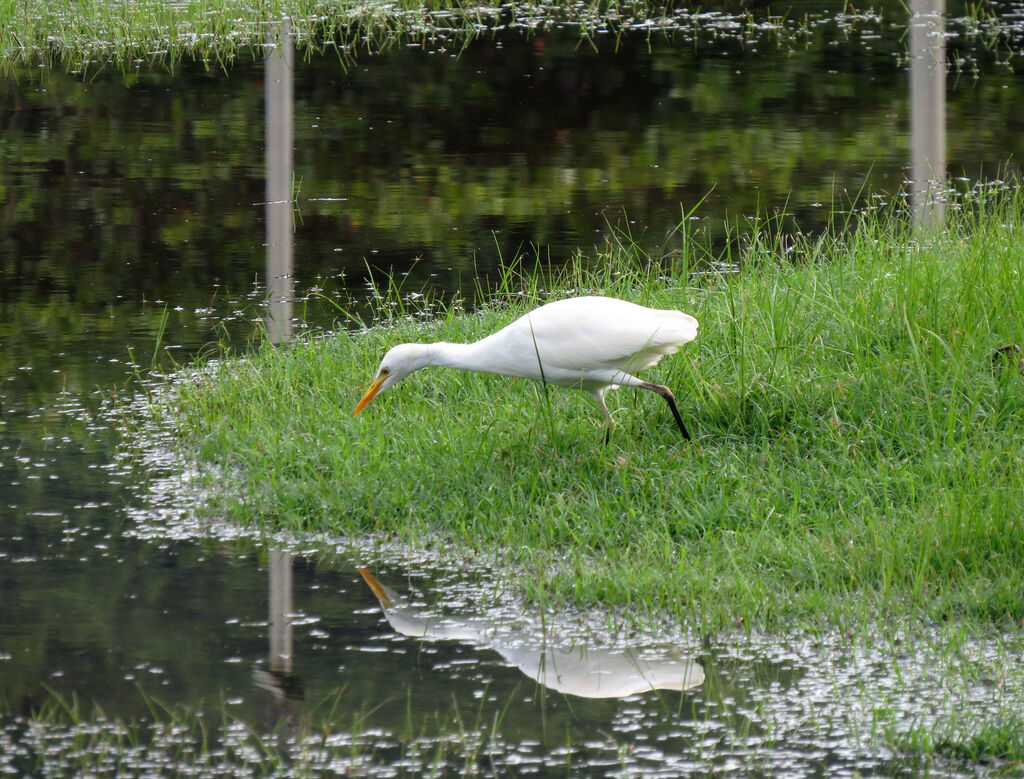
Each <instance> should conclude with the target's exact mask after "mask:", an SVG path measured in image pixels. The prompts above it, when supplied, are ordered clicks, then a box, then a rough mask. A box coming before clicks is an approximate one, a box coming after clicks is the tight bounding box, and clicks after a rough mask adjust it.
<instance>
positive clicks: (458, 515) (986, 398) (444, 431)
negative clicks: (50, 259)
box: [153, 189, 1024, 629]
mask: <svg viewBox="0 0 1024 779" xmlns="http://www.w3.org/2000/svg"><path fill="white" fill-rule="evenodd" d="M958 205H959V209H953V210H952V216H951V218H950V220H949V224H948V226H947V229H946V230H945V232H944V233H943V234H942V235H941V236H939V237H936V238H935V239H934V240H928V241H917V240H915V239H914V237H913V235H912V234H911V233H909V232H908V230H907V229H906V228H905V227H904V226H902V225H901V224H900V222H899V220H898V219H896V218H895V217H894V216H892V215H879V214H862V215H859V216H858V217H856V225H855V226H854V227H853V228H852V229H851V230H849V231H848V232H846V233H841V232H840V231H838V230H837V231H836V232H834V233H830V234H826V235H824V236H819V237H816V238H807V237H797V238H795V239H792V240H795V241H796V242H797V243H796V245H795V249H794V250H793V251H791V252H789V258H788V259H780V257H779V252H778V251H777V247H778V246H779V245H780V242H779V240H777V239H778V236H776V237H775V238H774V239H770V238H769V237H765V236H763V235H761V236H753V238H752V239H751V240H750V241H749V242H747V245H746V248H745V249H743V250H742V256H741V257H735V256H732V257H728V258H725V259H727V260H728V261H729V262H734V261H736V260H739V261H740V263H741V265H742V267H743V269H744V270H743V271H742V272H741V273H738V274H729V275H714V274H711V275H708V274H697V273H693V272H691V271H692V270H693V269H692V268H681V267H675V268H663V267H658V266H656V265H652V264H651V263H649V262H648V261H647V258H644V257H642V256H639V255H638V254H637V252H636V249H635V248H630V247H629V246H628V245H626V244H621V243H620V244H617V245H615V246H614V247H613V248H611V249H610V250H609V252H610V253H609V254H608V255H607V256H604V257H601V258H600V260H601V262H600V263H598V264H597V265H596V266H594V267H596V268H597V270H584V269H581V268H577V269H576V270H574V271H573V272H571V274H570V277H568V278H562V279H560V280H559V281H558V283H556V284H553V285H552V288H554V289H559V290H563V291H564V294H576V293H579V292H598V293H601V294H607V295H613V296H617V297H623V298H628V299H631V300H635V301H637V302H640V303H643V304H648V305H652V306H657V307H665V308H679V309H681V310H684V311H687V312H689V313H692V314H694V315H695V316H696V317H697V318H698V319H699V320H700V322H701V331H700V336H699V338H698V340H697V342H696V343H695V344H693V345H691V346H689V347H686V348H684V349H683V350H682V351H681V352H680V353H679V354H677V355H676V356H674V357H672V358H668V359H666V360H664V361H663V362H662V364H661V365H660V366H659V367H658V368H656V369H652V370H651V371H649V372H648V373H647V374H646V375H647V377H648V379H649V380H654V381H658V382H661V383H665V384H668V385H669V386H670V387H672V388H673V389H674V390H675V391H676V396H677V399H678V400H679V405H680V409H681V411H682V414H683V416H684V418H685V419H686V421H687V424H688V425H689V426H690V428H691V432H693V433H694V441H693V442H692V443H690V444H687V443H685V442H683V441H682V440H681V439H680V436H679V433H678V430H677V429H676V426H675V423H674V422H673V420H672V418H671V416H670V415H669V414H668V412H667V410H666V409H665V407H664V403H663V402H662V401H661V399H660V398H657V397H655V396H654V395H653V394H652V393H647V392H635V391H630V390H620V391H619V392H618V393H613V394H612V395H610V396H609V399H610V406H611V408H612V413H613V414H614V416H615V417H616V418H617V420H618V422H619V427H618V428H617V430H616V432H615V434H614V435H613V437H612V440H611V442H610V443H609V444H608V445H603V444H602V442H601V426H600V425H601V416H600V414H599V413H598V412H597V411H596V410H595V409H594V407H593V406H592V404H590V403H589V402H588V401H587V400H586V398H585V396H583V395H582V394H581V393H577V392H573V391H569V390H563V389H560V388H552V389H551V390H550V391H549V392H545V391H544V388H542V387H540V386H539V385H537V384H534V383H531V382H528V381H524V380H514V379H508V378H504V377H497V376H485V375H477V374H467V373H463V372H458V371H453V370H445V369H428V370H424V371H420V372H418V373H416V374H414V375H413V376H411V377H410V378H408V379H406V380H405V381H404V382H402V383H401V384H399V385H398V386H397V387H396V388H395V389H393V390H391V391H389V392H387V393H384V394H383V395H382V396H380V397H379V398H377V399H376V400H374V402H373V403H372V404H371V405H370V406H369V407H368V408H367V410H366V411H364V412H363V413H362V414H361V415H360V416H358V417H355V418H353V416H352V409H353V407H354V405H355V403H356V401H357V400H358V398H359V396H360V394H361V391H362V389H363V388H364V386H365V384H366V383H368V381H369V379H370V378H372V376H373V373H374V371H375V369H376V366H377V363H378V361H379V359H380V357H381V355H382V354H383V353H384V351H385V349H386V348H387V347H389V346H391V345H394V344H396V343H399V342H403V341H429V340H451V341H468V340H472V339H475V338H479V337H481V336H483V335H485V334H487V333H489V332H491V331H493V330H495V329H497V328H498V327H500V326H501V325H503V324H505V323H507V322H509V321H511V320H512V319H513V318H514V317H515V316H517V315H518V314H520V313H521V312H523V311H524V310H526V309H528V308H530V307H532V306H533V305H535V304H537V303H539V302H542V300H544V299H546V298H547V295H546V294H545V293H544V292H543V291H542V289H541V284H542V281H541V279H540V278H539V277H537V276H527V277H526V278H525V279H520V280H519V281H518V282H513V281H512V275H511V274H510V275H509V276H508V277H506V281H505V289H503V290H500V291H499V294H498V295H497V296H496V297H495V298H494V299H493V301H492V302H491V303H490V304H488V305H485V306H483V307H482V308H481V309H479V310H475V311H473V312H472V313H466V312H464V311H463V310H462V309H461V308H459V307H458V306H449V307H444V306H442V307H441V310H440V313H439V314H437V315H436V316H434V317H432V318H429V319H427V320H424V319H423V318H421V317H418V316H416V315H415V312H411V311H409V310H408V308H407V305H408V304H407V303H404V302H403V301H402V300H400V299H392V300H386V301H384V305H382V316H383V317H385V321H384V323H383V324H381V325H379V326H375V327H373V328H371V329H369V330H366V331H364V332H358V333H356V332H344V333H340V334H337V335H334V336H330V337H319V338H309V339H307V340H304V341H303V342H301V343H296V344H293V345H291V346H290V347H287V348H283V349H279V348H274V347H271V346H269V345H268V346H265V347H262V348H259V349H257V350H256V352H255V353H254V354H251V355H249V356H247V357H246V358H245V359H231V358H228V359H224V360H222V361H220V362H218V363H216V364H214V365H212V366H208V369H207V370H205V371H202V372H197V373H196V374H195V375H194V376H193V378H191V379H185V380H182V381H181V382H180V384H178V386H177V389H176V393H175V394H174V396H173V397H174V400H173V403H166V402H165V403H156V404H154V407H153V408H154V413H155V414H157V415H160V416H163V417H169V418H170V419H171V420H172V421H173V423H174V424H175V425H176V427H177V430H178V433H179V435H180V438H181V445H182V447H183V449H184V450H185V451H186V453H187V454H188V456H190V457H192V458H194V459H196V460H197V461H199V462H200V463H203V464H213V465H215V466H216V468H215V470H214V473H215V474H219V475H220V477H222V476H224V475H230V479H223V480H221V478H220V477H218V476H212V477H210V479H209V482H210V486H211V487H212V488H213V489H212V494H211V496H210V501H209V503H208V504H207V505H205V506H204V507H203V510H205V511H208V512H210V513H211V514H217V515H226V516H228V517H230V518H231V519H234V520H237V521H239V522H247V523H253V522H255V523H263V524H265V525H266V526H268V527H287V528H296V529H309V530H326V531H330V532H336V533H343V534H349V535H354V536H358V535H362V534H376V535H384V536H389V537H394V538H396V539H398V540H401V541H404V542H408V543H413V544H434V545H438V546H446V547H447V548H448V549H449V551H450V552H452V553H453V554H458V553H461V552H462V551H465V552H466V553H475V552H482V553H494V554H497V555H498V556H499V558H500V559H502V560H504V561H505V563H506V564H507V566H508V570H509V572H510V576H513V577H514V579H515V581H516V582H518V583H519V586H520V587H521V588H522V589H523V590H524V591H525V592H526V593H527V594H528V595H529V596H531V597H533V598H536V599H538V600H541V601H555V602H565V601H572V602H575V603H577V604H580V605H593V604H600V605H602V606H605V607H611V608H615V607H625V608H628V609H629V610H630V611H631V612H632V613H639V614H647V615H651V614H655V613H660V614H665V613H668V614H669V615H671V616H672V617H673V618H676V619H679V620H683V621H685V622H687V623H689V624H691V625H693V626H695V627H699V628H701V629H706V628H713V627H716V626H720V625H724V624H732V623H735V622H736V621H737V620H741V621H745V622H746V623H748V624H754V625H761V626H765V627H776V626H780V625H783V624H789V625H793V624H796V625H808V626H814V625H824V624H831V625H833V626H835V625H841V624H845V623H846V621H847V620H853V621H854V622H858V621H860V622H867V621H874V620H877V619H883V620H884V619H887V618H890V617H907V616H910V617H913V618H921V619H945V618H962V619H966V620H968V621H975V620H976V621H978V622H980V623H988V624H994V625H998V626H1003V627H1005V626H1009V625H1019V624H1020V623H1021V621H1022V620H1024V600H1022V599H1021V597H1020V593H1021V592H1024V489H1022V478H1021V473H1022V472H1024V376H1022V374H1021V370H1020V369H1019V368H1018V366H1017V365H1016V364H1015V363H1014V362H1012V361H1007V360H1004V359H1002V357H1001V356H996V355H997V354H998V355H1002V354H1004V353H997V352H996V350H997V349H999V348H1000V347H1002V346H1004V345H1007V344H1010V343H1024V284H1022V276H1024V216H1022V215H1024V193H1022V191H1021V190H1020V189H1016V190H1012V191H1009V192H1005V191H995V190H993V191H981V192H976V193H973V194H972V195H969V196H966V197H965V199H964V201H963V202H961V203H959V204H958ZM789 245H790V246H793V244H792V243H790V244H789ZM794 257H795V258H798V259H796V260H795V261H794V259H793V258H794ZM524 283H525V291H523V287H522V285H523V284H524ZM560 294H563V292H559V293H556V296H557V295H560ZM227 484H231V485H237V488H235V486H231V487H229V488H226V489H225V488H224V486H225V485H227Z"/></svg>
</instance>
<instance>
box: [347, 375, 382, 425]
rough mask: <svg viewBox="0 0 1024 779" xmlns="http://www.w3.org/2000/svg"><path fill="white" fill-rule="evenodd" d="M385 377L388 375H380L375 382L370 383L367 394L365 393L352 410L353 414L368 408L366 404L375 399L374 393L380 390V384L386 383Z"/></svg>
mask: <svg viewBox="0 0 1024 779" xmlns="http://www.w3.org/2000/svg"><path fill="white" fill-rule="evenodd" d="M385 378H387V377H385V376H378V377H377V378H376V379H374V380H373V383H372V384H371V385H370V388H369V389H368V390H366V394H365V395H363V398H362V400H360V401H359V403H358V404H357V405H356V410H355V411H353V412H352V416H355V415H356V414H358V413H359V412H360V411H362V410H363V409H364V408H366V404H367V403H369V402H370V401H371V400H373V396H374V395H376V394H377V393H378V392H380V386H381V385H382V384H383V383H384V379H385Z"/></svg>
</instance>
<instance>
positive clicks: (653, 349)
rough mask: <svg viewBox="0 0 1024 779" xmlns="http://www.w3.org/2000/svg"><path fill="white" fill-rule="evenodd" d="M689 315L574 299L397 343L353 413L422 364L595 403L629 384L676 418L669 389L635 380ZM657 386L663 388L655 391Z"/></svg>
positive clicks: (680, 332)
mask: <svg viewBox="0 0 1024 779" xmlns="http://www.w3.org/2000/svg"><path fill="white" fill-rule="evenodd" d="M697 327H698V325H697V320H696V319H694V318H693V317H692V316H690V315H689V314H684V313H683V312H681V311H673V310H661V309H654V308H647V307H645V306H640V305H637V304H635V303H630V302H628V301H625V300H618V299H616V298H608V297H597V296H591V297H578V298H568V299H566V300H557V301H555V302H553V303H548V304H547V305H544V306H541V307H540V308H537V309H534V310H533V311H530V312H529V313H527V314H524V315H523V316H521V317H520V318H519V319H517V320H515V321H514V322H512V323H511V324H509V325H507V326H506V327H504V328H502V329H501V330H499V331H497V332H496V333H493V334H492V335H489V336H487V337H486V338H482V339H481V340H479V341H476V342H474V343H470V344H456V343H445V342H440V343H432V344H401V345H399V346H396V347H394V348H392V349H391V350H390V351H389V352H388V353H387V354H386V355H385V356H384V359H383V360H382V361H381V364H380V369H379V370H378V373H377V378H376V379H374V382H373V384H372V385H371V386H370V389H369V390H367V392H366V394H365V395H364V396H363V399H362V400H361V401H360V403H359V405H358V406H357V407H356V413H359V411H361V410H362V408H363V407H364V406H365V405H366V404H367V403H368V402H369V401H370V400H371V399H372V398H373V397H374V395H376V394H377V393H378V392H380V391H383V390H385V389H388V388H389V387H391V386H394V384H395V383H397V382H398V381H399V380H400V379H402V378H404V377H405V376H408V375H409V374H410V373H412V372H413V371H415V370H419V369H420V368H424V367H426V366H428V365H443V366H447V367H450V368H460V369H463V370H471V371H481V372H484V373H497V374H501V375H504V376H518V377H521V378H527V379H535V380H538V381H544V382H546V383H548V384H555V385H558V386H561V387H575V388H579V389H582V390H584V391H585V392H588V393H589V394H590V395H591V396H592V397H593V398H594V399H595V400H596V401H597V402H598V404H599V405H600V407H601V410H602V412H603V413H604V415H605V418H606V420H607V421H608V424H609V426H611V425H612V424H613V422H612V419H611V416H610V415H609V413H608V409H607V407H606V406H605V404H604V393H605V391H606V390H607V389H608V388H609V387H614V386H632V387H641V386H642V387H644V388H646V389H652V390H654V391H658V392H659V393H660V394H662V395H663V396H664V395H665V394H666V393H667V397H666V399H667V400H669V404H670V406H671V407H672V409H673V413H674V414H676V416H677V422H678V423H679V425H680V428H681V429H683V432H684V435H688V433H686V431H685V428H684V426H683V425H682V421H681V420H679V419H678V412H677V411H676V410H675V404H674V401H672V400H670V398H671V393H670V392H668V390H667V388H665V387H661V386H660V385H650V384H647V383H645V382H643V381H641V380H640V379H638V378H636V376H635V375H633V374H634V373H637V372H639V371H641V370H643V369H644V368H649V367H651V366H653V365H655V364H656V363H657V362H658V361H659V360H660V359H661V358H662V357H664V356H665V355H668V354H673V353H674V352H675V351H676V350H677V349H679V347H680V346H682V345H683V344H685V343H688V342H690V341H692V340H693V339H694V338H696V337H697ZM662 390H663V391H664V392H662Z"/></svg>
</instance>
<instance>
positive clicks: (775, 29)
mask: <svg viewBox="0 0 1024 779" xmlns="http://www.w3.org/2000/svg"><path fill="white" fill-rule="evenodd" d="M725 6H726V7H727V9H728V10H725V11H718V10H703V9H699V10H695V11H691V10H689V9H686V8H672V7H665V6H663V5H658V4H655V3H650V2H632V3H624V4H623V3H615V4H611V5H607V4H604V3H599V2H591V1H590V0H588V1H587V2H578V3H534V4H508V3H503V2H498V1H497V0H488V1H487V2H483V3H476V4H474V5H473V6H471V7H465V6H462V5H461V4H458V3H451V2H448V0H430V2H425V3H421V2H409V0H400V2H370V3H366V2H354V1H349V2H341V3H338V2H326V1H325V0H274V1H273V2H263V3H258V4H252V3H247V2H240V0H202V2H182V3H165V2H157V1H156V0H119V1H118V2H109V3H97V2H93V0H61V1H60V2H35V1H31V2H18V1H17V0H0V19H4V24H3V25H0V69H3V68H10V67H11V66H14V65H18V64H25V63H33V64H36V63H38V64H40V65H43V66H60V67H63V68H67V69H69V70H71V71H72V72H75V73H81V74H83V76H84V77H88V76H89V74H90V73H95V72H96V71H97V70H98V69H99V68H102V67H104V66H106V65H112V66H114V67H117V68H120V69H122V70H124V71H126V72H131V71H135V70H138V69H140V68H143V67H154V66H155V67H173V66H174V64H175V63H176V62H178V61H180V60H182V59H184V58H188V59H193V60H197V61H201V62H203V63H205V64H206V65H207V66H208V67H211V68H227V67H229V65H230V64H231V63H232V62H233V61H234V60H235V59H236V58H238V57H247V58H254V57H255V58H259V57H262V56H263V53H264V45H265V44H266V43H267V41H268V40H273V39H275V38H276V37H277V36H278V35H279V34H280V30H281V28H282V27H281V26H282V22H283V21H285V20H287V22H288V24H289V28H290V30H291V34H292V35H293V36H294V37H295V40H296V42H297V45H298V47H299V49H300V50H303V51H306V52H307V53H309V52H312V51H332V50H333V51H336V52H337V53H338V55H339V57H341V59H342V60H343V61H344V62H349V61H352V60H353V59H354V58H355V57H357V56H358V55H360V54H364V53H374V52H380V51H383V50H386V49H388V48H390V47H392V46H395V45H415V46H423V47H424V48H425V49H427V50H430V51H437V52H442V53H449V52H453V51H458V50H459V48H460V47H462V46H465V45H466V44H467V42H469V41H471V40H473V39H474V38H476V37H479V36H495V35H497V34H499V33H501V32H502V31H504V30H518V31H519V32H521V33H522V34H525V35H537V34H542V33H543V32H544V30H545V29H546V28H549V27H559V28H563V27H568V28H571V29H576V30H578V31H579V34H580V38H581V41H584V42H587V41H589V45H596V41H597V40H598V39H601V38H606V39H608V40H609V41H611V44H612V45H614V43H615V41H616V39H617V38H618V36H621V35H623V34H634V35H641V36H668V37H671V38H673V39H677V40H679V41H680V42H681V43H684V44H687V45H699V46H708V47H714V48H721V47H723V46H725V47H729V46H733V45H739V46H740V47H742V48H743V49H745V50H749V51H751V52H754V51H757V49H758V47H759V46H777V47H781V48H783V49H789V50H792V49H795V48H797V47H802V46H810V45H821V43H822V40H824V41H827V42H828V43H827V44H826V45H838V44H840V43H849V42H850V41H854V42H856V43H857V44H858V45H860V46H862V47H863V49H864V51H871V50H872V49H874V48H876V47H877V46H878V45H880V43H881V41H880V39H881V38H882V37H883V34H884V33H886V32H887V31H888V30H889V29H890V28H892V27H894V26H895V27H901V26H905V25H906V24H907V19H906V18H905V14H903V13H902V11H901V12H900V13H897V14H895V15H894V14H893V12H892V11H891V10H890V11H884V10H883V11H875V10H868V11H865V12H861V11H857V10H855V9H853V8H852V7H850V6H849V5H848V4H842V3H837V4H833V5H832V6H828V7H818V6H815V7H813V8H811V9H809V10H808V11H801V10H799V9H795V10H791V11H788V12H786V13H783V14H778V13H772V12H771V10H768V11H766V12H757V13H755V12H753V11H750V10H746V9H742V8H732V7H731V6H730V5H729V4H728V3H726V4H725ZM949 26H950V35H951V43H950V45H951V47H952V48H953V50H954V51H955V56H954V57H953V59H952V63H953V65H954V68H955V70H956V71H957V72H958V73H959V72H964V71H966V72H971V71H972V70H974V69H976V65H977V61H978V58H979V57H986V58H987V57H991V56H994V57H995V58H996V59H997V60H998V61H999V62H1001V63H1003V64H1004V65H1005V66H1006V67H1007V68H1009V69H1011V70H1012V69H1013V68H1014V67H1019V58H1020V53H1021V48H1022V46H1024V25H1022V23H1021V21H1020V18H1019V14H1017V13H1016V12H1015V10H1014V6H1012V5H1011V6H1010V8H1009V9H1008V10H1005V12H1002V13H997V12H994V11H992V10H990V9H989V8H988V6H986V5H982V4H969V5H968V6H967V8H966V12H965V13H964V14H963V15H961V16H958V17H956V18H954V19H951V20H950V23H949ZM816 38H817V39H818V43H812V40H813V39H816ZM883 48H888V46H887V45H886V46H883ZM890 53H891V56H892V57H893V58H894V59H895V61H897V62H902V61H904V60H905V58H906V52H905V50H904V48H903V47H902V45H901V46H897V47H896V48H894V49H892V51H891V52H890Z"/></svg>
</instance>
